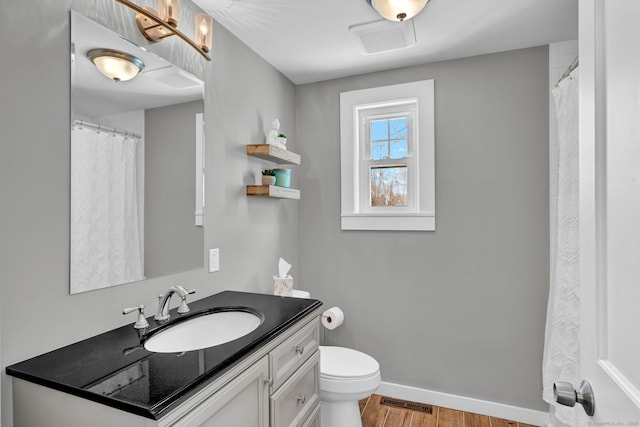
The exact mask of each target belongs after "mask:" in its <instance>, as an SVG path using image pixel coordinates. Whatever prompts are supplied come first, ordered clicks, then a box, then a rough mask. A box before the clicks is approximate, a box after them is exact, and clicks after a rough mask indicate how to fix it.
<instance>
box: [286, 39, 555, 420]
mask: <svg viewBox="0 0 640 427" xmlns="http://www.w3.org/2000/svg"><path fill="white" fill-rule="evenodd" d="M423 79H435V105H436V130H435V131H436V231H435V232H371V231H340V139H339V135H340V133H339V126H340V123H339V94H340V92H343V91H349V90H355V89H362V88H370V87H376V86H384V85H390V84H397V83H404V82H410V81H416V80H423ZM296 92H297V114H298V125H297V128H298V138H299V139H300V140H301V141H302V140H303V141H304V144H303V145H302V146H301V150H300V151H301V154H302V156H303V159H304V168H303V169H302V174H301V175H302V177H301V186H300V187H301V191H302V195H303V197H302V199H301V202H300V208H301V210H300V260H301V274H300V275H301V277H302V282H303V283H304V287H305V288H306V289H308V290H309V291H311V293H312V294H313V295H314V297H317V298H320V299H322V300H323V301H324V302H325V304H326V305H328V306H332V305H338V306H340V307H341V308H342V309H343V310H344V311H345V313H346V320H345V323H344V325H343V326H342V327H341V328H339V329H336V330H335V331H331V332H327V334H326V340H327V341H328V343H329V344H335V345H345V346H349V347H353V348H357V349H360V350H362V351H365V352H367V353H369V354H371V355H372V356H374V357H375V358H376V359H377V360H378V361H379V362H380V364H381V369H382V378H383V380H384V381H388V382H394V383H399V384H404V385H412V386H417V387H421V388H426V389H430V390H435V391H439V392H445V393H453V394H456V395H462V396H468V397H473V398H479V399H483V400H489V401H495V402H501V403H505V404H510V405H516V406H520V407H526V408H532V409H538V410H542V411H546V409H547V406H546V405H545V404H544V403H543V401H542V400H541V397H540V394H541V392H540V390H541V389H542V384H541V374H540V369H541V360H542V355H541V353H542V347H543V335H544V322H545V312H546V301H547V292H548V271H549V261H548V259H549V250H548V247H549V241H548V240H549V237H548V236H549V225H548V222H549V220H548V218H549V206H548V176H549V172H548V102H549V101H548V95H547V93H548V53H547V48H546V47H540V48H532V49H526V50H519V51H512V52H505V53H498V54H492V55H485V56H478V57H473V58H466V59H461V60H455V61H446V62H441V63H434V64H428V65H423V66H415V67H410V68H403V69H399V70H393V71H386V72H378V73H373V74H367V75H362V76H356V77H351V78H343V79H338V80H332V81H327V82H320V83H315V84H308V85H303V86H298V87H297V89H296Z"/></svg>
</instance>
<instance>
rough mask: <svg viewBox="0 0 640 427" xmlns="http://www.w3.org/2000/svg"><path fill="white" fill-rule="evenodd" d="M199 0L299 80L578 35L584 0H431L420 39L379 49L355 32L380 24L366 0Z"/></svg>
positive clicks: (418, 27) (418, 28)
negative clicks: (374, 50) (365, 43)
mask: <svg viewBox="0 0 640 427" xmlns="http://www.w3.org/2000/svg"><path fill="white" fill-rule="evenodd" d="M194 1H195V3H196V4H197V5H198V6H200V7H201V8H202V9H204V10H205V11H206V12H208V13H209V14H210V15H211V16H213V18H214V19H215V20H216V21H217V22H219V23H220V24H221V25H223V26H224V27H225V28H227V29H228V30H229V31H231V33H233V34H234V35H235V36H236V37H238V38H239V39H240V40H242V41H243V42H244V43H245V44H247V45H248V46H249V47H250V48H251V49H253V50H254V51H256V52H257V53H258V54H259V55H260V56H262V57H263V58H264V59H265V60H267V61H268V62H269V63H270V64H272V65H273V66H274V67H276V68H277V69H278V70H280V71H281V72H282V73H283V74H284V75H286V76H287V77H288V78H289V79H290V80H291V81H293V82H294V83H296V84H303V83H310V82H315V81H321V80H328V79H333V78H338V77H344V76H349V75H355V74H362V73H367V72H373V71H379V70H386V69H392V68H398V67H403V66H408V65H416V64H423V63H428V62H435V61H442V60H447V59H454V58H462V57H467V56H473V55H481V54H486V53H492V52H500V51H506V50H512V49H519V48H525V47H532V46H539V45H544V44H548V43H551V42H557V41H564V40H573V39H577V38H578V0H431V1H430V2H429V3H428V4H427V6H426V7H425V9H424V10H423V11H422V12H421V13H420V14H419V15H418V16H416V17H415V18H413V26H414V28H415V39H416V40H417V42H416V43H415V44H413V45H412V46H410V47H406V48H403V49H398V50H393V51H386V52H382V53H375V54H366V52H365V50H364V47H363V44H362V42H361V39H360V37H358V36H357V35H356V34H355V33H354V32H353V31H350V30H349V28H350V27H352V26H354V25H358V24H363V23H370V22H372V21H382V19H381V17H380V15H378V14H377V12H375V11H374V10H373V9H371V7H370V6H369V5H368V4H367V2H366V1H365V0H194ZM405 24H406V23H405ZM408 24H409V25H411V23H408ZM381 25H386V26H387V29H390V28H391V29H392V28H393V26H394V25H402V24H400V23H392V22H390V21H384V22H383V23H382V24H381ZM389 26H390V27H389ZM214 31H215V29H214ZM214 57H215V33H214ZM214 60H215V59H214Z"/></svg>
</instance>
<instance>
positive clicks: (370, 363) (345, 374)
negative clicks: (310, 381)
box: [320, 346, 380, 378]
mask: <svg viewBox="0 0 640 427" xmlns="http://www.w3.org/2000/svg"><path fill="white" fill-rule="evenodd" d="M379 369H380V365H379V364H378V362H377V361H376V359H374V358H373V357H371V356H369V355H368V354H364V353H362V352H360V351H357V350H353V349H350V348H344V347H334V346H321V347H320V373H321V375H322V376H324V377H333V378H354V377H366V376H370V375H373V374H375V373H376V372H378V370H379Z"/></svg>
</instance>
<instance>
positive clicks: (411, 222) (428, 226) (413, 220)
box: [341, 213, 436, 231]
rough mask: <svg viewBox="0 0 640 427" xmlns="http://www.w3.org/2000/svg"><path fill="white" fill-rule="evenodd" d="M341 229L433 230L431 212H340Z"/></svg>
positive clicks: (434, 226)
mask: <svg viewBox="0 0 640 427" xmlns="http://www.w3.org/2000/svg"><path fill="white" fill-rule="evenodd" d="M341 229H342V230H394V231H435V229H436V218H435V215H433V214H425V213H421V214H369V213H366V214H359V213H358V214H356V213H354V214H342V218H341Z"/></svg>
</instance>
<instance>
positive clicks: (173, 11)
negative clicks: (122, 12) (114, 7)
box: [116, 0, 213, 61]
mask: <svg viewBox="0 0 640 427" xmlns="http://www.w3.org/2000/svg"><path fill="white" fill-rule="evenodd" d="M116 1H117V2H118V3H121V4H123V5H125V6H127V7H129V8H130V9H133V10H135V11H136V23H137V24H138V28H139V29H140V32H141V33H142V35H143V36H144V37H145V38H146V39H147V40H150V41H154V42H155V41H160V40H162V39H164V38H166V37H170V36H178V37H180V38H181V39H182V40H184V41H185V42H187V43H188V44H189V46H191V47H192V48H194V49H195V50H197V51H198V53H199V54H200V55H202V56H203V57H204V58H205V59H206V60H207V61H211V58H210V57H209V55H207V53H208V52H209V51H210V50H211V42H212V34H213V19H211V17H210V16H209V15H207V14H206V13H199V14H198V15H196V19H195V32H194V34H195V40H196V41H193V40H191V39H190V38H189V37H187V36H186V35H184V33H182V32H181V31H179V30H178V12H179V9H180V7H179V6H180V0H158V12H156V10H155V9H153V8H152V7H149V6H144V7H140V6H138V5H137V4H135V3H132V2H131V1H129V0H116Z"/></svg>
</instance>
